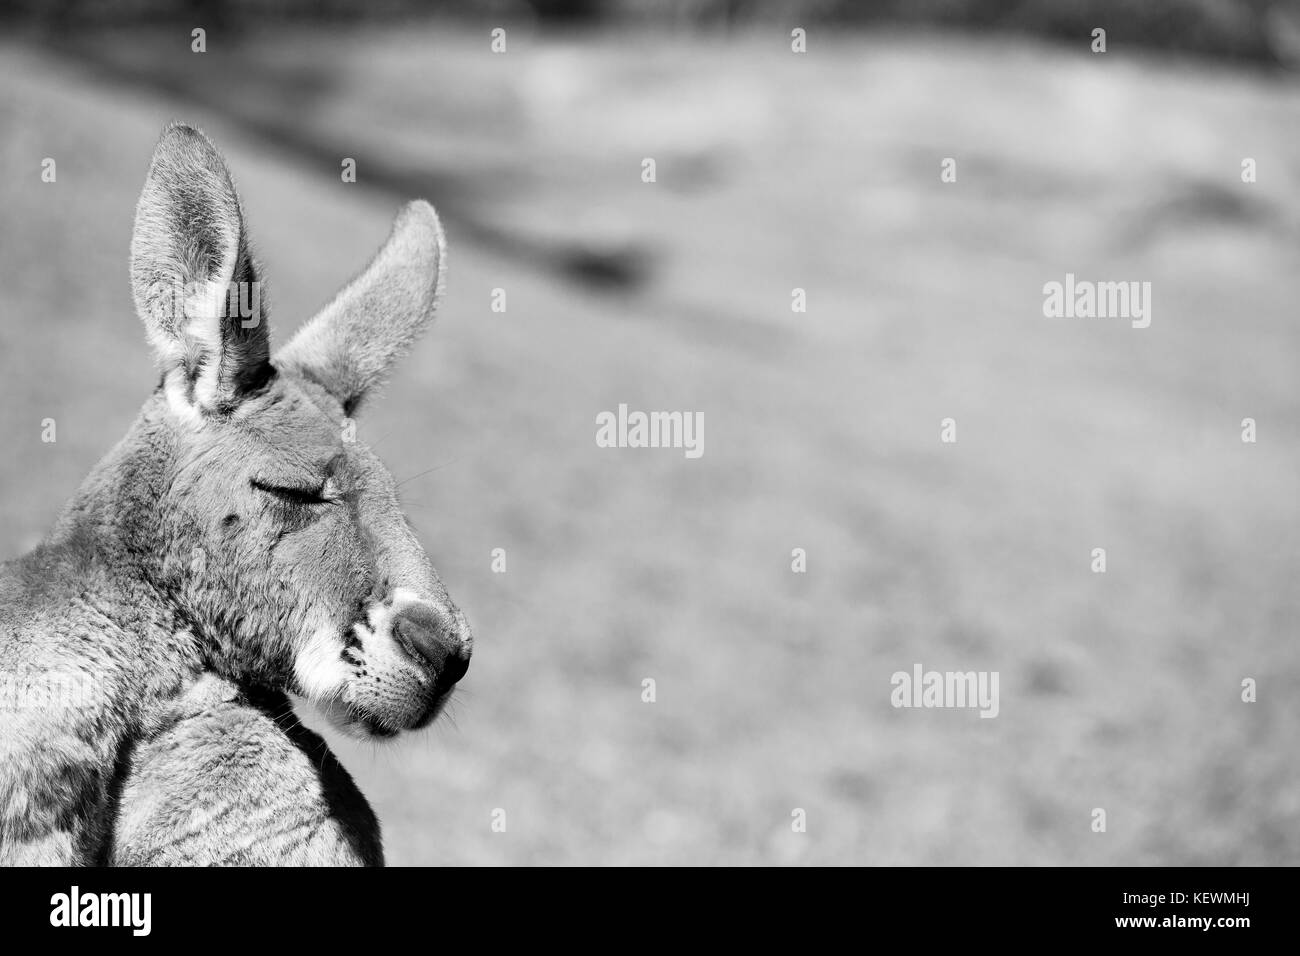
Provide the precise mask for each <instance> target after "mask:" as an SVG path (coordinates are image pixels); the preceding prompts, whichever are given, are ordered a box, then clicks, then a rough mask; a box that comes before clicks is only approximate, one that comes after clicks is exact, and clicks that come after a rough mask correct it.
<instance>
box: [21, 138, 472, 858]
mask: <svg viewBox="0 0 1300 956" xmlns="http://www.w3.org/2000/svg"><path fill="white" fill-rule="evenodd" d="M247 250H248V240H247V237H246V235H245V232H244V222H243V214H242V211H241V210H240V208H239V201H238V197H237V196H236V194H235V191H234V187H233V185H232V184H231V180H230V176H229V174H228V173H227V172H226V168H225V164H224V162H223V161H222V160H221V158H220V156H219V154H218V153H217V151H216V149H215V148H214V147H213V146H212V144H211V143H209V142H208V141H207V139H206V138H204V137H203V136H202V134H201V133H199V132H197V131H196V130H193V129H190V128H188V127H181V126H172V127H169V128H168V129H167V130H166V131H165V132H164V134H163V137H162V139H161V141H160V142H159V144H158V148H157V151H156V152H155V156H154V161H153V164H152V166H151V168H150V173H149V177H148V180H147V181H146V185H145V189H144V193H143V194H142V197H141V201H140V205H139V208H138V210H137V220H136V232H135V236H134V239H133V241H132V268H131V271H132V278H133V288H134V292H135V296H136V301H137V305H138V307H139V311H140V313H141V318H142V319H143V320H144V322H145V326H146V329H147V331H148V333H149V337H150V340H151V342H152V343H153V345H154V349H155V352H156V353H157V356H158V360H159V364H160V365H161V367H162V372H163V383H162V384H161V385H160V386H159V388H158V389H157V390H156V391H155V392H154V394H153V396H152V397H151V398H150V399H149V400H148V401H147V402H146V403H145V405H144V407H143V409H142V410H141V412H140V415H139V416H138V417H137V419H136V421H135V423H134V424H133V425H132V426H131V428H130V429H129V431H128V432H127V435H126V437H125V438H124V439H123V440H122V441H121V442H119V443H118V445H117V447H116V448H114V449H113V450H112V451H111V452H110V453H109V454H108V455H107V456H106V457H105V458H104V460H103V461H101V462H100V463H99V464H98V465H97V466H96V467H95V468H94V469H93V470H92V472H91V474H90V475H89V477H87V479H86V480H85V482H84V483H83V485H82V487H81V488H80V489H79V490H78V492H77V493H76V495H74V497H73V499H72V501H71V502H70V503H69V504H68V506H67V507H66V508H65V510H64V512H63V514H62V516H61V517H60V519H59V520H58V522H57V524H56V526H55V528H54V530H53V531H52V532H51V534H50V536H49V537H48V539H47V540H46V542H45V543H44V544H42V545H41V546H40V547H39V548H38V549H37V550H36V551H34V552H32V553H31V554H29V555H26V556H24V557H22V558H20V559H18V560H16V561H13V562H10V563H8V564H4V565H0V676H6V675H7V676H8V677H9V678H10V679H15V678H16V679H17V680H19V681H21V682H26V683H30V684H32V685H33V686H39V685H42V684H48V683H50V680H51V677H52V675H55V674H63V673H74V674H80V675H84V677H85V678H86V681H85V682H84V683H85V685H86V686H88V687H89V688H90V689H91V691H92V692H91V693H90V694H89V696H88V699H81V700H78V701H77V702H76V703H75V705H74V706H65V705H58V706H56V705H54V704H51V703H49V702H44V703H42V702H39V699H38V700H37V702H36V703H33V702H32V701H31V700H28V701H26V702H25V703H23V704H22V705H21V706H14V707H9V708H8V709H5V708H4V707H0V863H56V864H57V863H85V862H91V861H94V860H98V859H103V858H104V856H105V855H106V854H111V855H113V858H115V859H131V860H155V861H163V860H166V861H168V862H186V861H190V862H197V861H199V860H203V859H207V858H209V857H211V856H212V855H213V854H214V853H217V852H218V848H219V847H220V846H221V845H225V844H227V843H230V842H231V840H232V839H233V838H232V836H231V834H230V832H229V831H228V829H221V828H217V829H215V830H213V831H212V833H211V834H210V835H209V836H210V838H209V839H208V840H207V842H206V843H205V842H204V840H205V837H204V831H203V829H202V828H201V827H197V828H196V827H191V826H190V825H189V824H185V823H184V821H185V820H187V819H189V818H187V817H185V816H184V814H183V813H182V812H181V811H182V810H183V808H185V807H187V806H189V807H191V808H194V807H197V806H201V805H206V804H203V803H202V801H204V800H207V799H208V798H207V797H205V796H204V793H205V789H204V788H205V784H204V779H205V777H204V775H203V774H197V775H196V773H195V772H193V768H194V767H196V766H211V767H214V768H220V767H223V766H224V764H223V761H229V762H232V764H231V766H230V767H227V768H226V769H224V770H222V774H224V776H223V775H221V774H219V775H218V776H217V777H209V778H207V779H208V780H209V783H211V786H212V787H215V788H216V789H215V790H212V791H211V792H212V794H214V796H212V798H211V799H213V800H218V801H220V806H222V807H225V808H227V812H228V813H229V814H231V815H230V816H229V817H228V819H229V820H230V821H234V820H238V819H248V820H250V821H252V820H257V819H261V818H260V817H259V816H257V815H256V813H255V812H254V811H256V809H257V808H258V807H260V806H262V805H263V803H262V801H264V800H266V799H270V798H271V797H274V801H275V802H277V805H279V804H281V803H286V804H287V803H292V800H293V793H294V792H298V791H295V790H292V789H290V790H285V789H283V788H282V789H281V790H280V791H277V792H275V793H271V794H268V792H267V791H266V790H265V789H259V788H256V787H251V788H249V789H246V790H244V791H240V790H239V788H237V787H234V788H232V787H230V786H228V785H227V784H228V782H229V781H231V780H239V779H248V780H254V779H256V778H257V777H258V776H259V775H263V776H274V777H277V779H279V780H281V781H283V782H284V783H283V786H289V782H291V781H295V780H297V779H299V776H300V774H301V771H302V768H303V767H304V766H305V764H304V763H303V760H302V755H303V753H304V750H303V746H302V742H303V740H304V739H305V738H302V737H301V736H300V735H296V734H293V733H290V732H289V730H287V729H286V726H285V725H284V723H283V722H282V721H281V720H278V719H271V715H268V713H267V711H266V709H265V702H266V701H268V700H278V699H279V698H278V697H276V696H274V695H280V694H283V692H285V691H292V692H296V693H299V694H302V695H303V696H305V697H307V698H308V699H309V700H312V701H313V702H314V703H317V704H319V705H320V706H322V707H323V708H324V709H325V710H326V712H327V713H328V714H329V715H330V716H331V719H333V720H334V721H335V722H336V723H338V724H339V725H340V726H341V727H343V728H344V729H346V730H348V731H349V732H353V733H357V734H360V735H363V736H382V737H387V736H391V735H393V734H395V733H397V732H400V731H403V730H408V729H414V728H418V727H421V726H424V725H425V724H427V723H428V722H429V721H431V720H432V719H433V718H434V717H436V716H437V714H438V712H439V711H440V710H441V708H442V706H443V705H444V703H445V701H446V699H447V698H448V697H449V696H450V694H451V691H452V685H453V684H454V682H455V681H456V680H457V679H458V678H459V676H460V675H461V674H463V673H464V669H465V667H466V666H467V664H468V659H469V656H470V651H471V647H472V638H471V636H470V633H469V628H468V624H467V622H466V621H465V618H464V616H463V615H462V614H461V613H460V612H459V611H458V610H457V609H456V607H455V605H453V604H452V603H451V601H450V599H449V598H448V596H447V593H446V590H445V589H444V587H443V585H442V583H441V581H440V580H439V579H438V576H437V574H436V572H435V571H434V569H433V567H432V565H431V564H430V563H429V560H428V558H427V556H426V555H425V554H424V551H423V550H422V549H421V548H420V546H419V544H418V542H417V541H416V540H415V537H414V535H413V533H412V532H411V530H410V527H409V525H408V524H407V522H406V520H405V518H404V516H403V515H402V513H401V510H400V508H399V506H398V503H397V498H396V489H395V485H394V482H393V479H392V477H391V475H389V473H388V472H387V470H386V469H385V468H384V467H383V465H382V464H380V462H379V461H378V459H376V458H375V457H374V456H373V455H372V454H371V453H370V452H369V451H368V450H367V449H366V448H365V447H364V446H363V445H362V444H360V443H359V442H351V441H345V440H344V436H345V435H346V434H347V430H346V429H345V428H344V424H345V421H344V420H345V403H350V404H355V403H356V402H357V401H358V400H359V399H360V398H361V395H362V394H363V393H364V390H365V388H368V387H371V386H373V385H374V384H376V383H377V381H378V380H379V379H380V377H381V376H382V375H383V374H384V372H385V371H386V370H387V364H386V363H389V362H391V361H394V360H395V359H396V358H397V357H399V356H400V355H401V354H402V353H403V352H405V351H406V349H408V348H409V345H410V342H411V341H412V340H413V338H414V336H415V335H416V334H417V333H418V331H419V330H421V329H423V328H424V327H426V326H427V325H428V324H429V322H430V321H431V320H432V317H433V312H434V308H435V306H436V302H437V295H436V293H437V289H438V288H439V286H440V282H441V279H440V275H441V273H440V267H441V262H442V238H441V230H440V229H439V228H438V225H437V217H436V215H435V214H434V213H433V210H432V208H431V207H429V206H428V205H427V204H424V203H412V204H410V205H408V206H407V208H406V209H405V210H404V211H403V213H402V215H401V216H399V217H398V220H397V223H396V225H395V227H394V233H393V236H392V237H390V239H389V241H388V243H387V244H386V245H385V247H384V250H383V251H381V253H380V255H379V257H378V258H377V259H376V260H375V262H374V263H372V266H371V268H370V269H369V270H367V271H366V272H365V273H363V275H362V276H360V277H359V278H358V279H356V280H354V282H353V283H352V284H351V285H349V287H348V289H347V290H345V292H344V293H343V294H342V295H341V296H340V297H339V298H338V299H336V300H335V302H334V303H332V304H331V305H330V306H329V307H328V308H327V309H326V311H325V312H324V313H322V316H320V317H317V319H315V320H313V321H312V322H311V323H309V324H308V326H307V327H305V329H304V331H303V332H302V333H301V334H300V335H299V336H297V337H296V338H295V340H294V343H293V345H292V346H291V351H290V352H289V354H288V357H287V358H286V359H284V360H281V359H279V358H277V359H276V360H274V361H272V362H268V361H267V359H266V349H267V343H268V342H269V330H268V328H267V323H266V322H265V321H264V320H263V321H259V322H258V323H256V324H255V325H254V326H253V327H251V328H249V329H244V328H242V327H241V328H236V326H237V325H241V323H240V320H239V317H238V316H235V315H231V314H228V313H226V312H223V311H219V310H212V309H207V310H205V309H196V310H193V311H191V310H190V309H189V308H188V307H187V308H184V309H182V310H180V311H176V310H174V309H173V310H172V311H168V309H167V305H166V302H167V298H168V297H167V295H166V293H165V292H163V293H160V292H159V289H163V288H165V287H166V286H168V284H172V285H174V284H176V283H181V284H190V283H194V282H213V281H219V280H220V279H222V278H223V277H225V276H227V275H231V276H237V275H240V274H250V275H251V274H253V272H252V269H253V267H252V265H251V258H249V257H248V255H247ZM403 266H404V268H403ZM241 270H248V271H247V272H246V273H241ZM406 273H409V274H413V275H415V276H417V277H418V278H416V279H411V278H410V277H409V276H406V277H404V275H405V274H406ZM213 277H216V278H215V279H214V278H213ZM160 296H161V298H160ZM160 302H161V303H162V304H161V305H160ZM355 309H365V310H368V311H367V312H366V314H365V315H359V314H357V313H356V312H355V311H354V310H355ZM384 309H389V310H393V311H387V312H386V311H383V310H384ZM369 310H376V311H369ZM358 390H360V391H358ZM205 670H207V671H211V672H213V674H215V675H219V677H220V678H222V679H224V681H225V683H214V681H216V678H215V677H213V678H210V679H204V680H198V678H199V676H200V674H201V673H202V672H203V671H205ZM230 682H233V684H232V683H230ZM214 686H215V687H221V688H223V690H222V691H221V693H220V694H218V697H220V699H219V700H217V699H214V698H213V697H212V694H211V693H210V691H211V688H212V687H214ZM196 687H197V688H199V690H197V691H196V690H195V688H196ZM232 687H235V688H236V689H237V692H234V691H231V694H230V695H229V696H227V697H221V694H225V693H227V691H230V690H231V688H232ZM194 694H197V695H198V696H197V697H193V696H191V695H194ZM198 704H203V706H198ZM178 708H179V710H178ZM274 716H277V717H278V716H279V715H274ZM137 741H141V743H139V744H138V745H137ZM314 746H315V745H314V744H309V745H308V748H309V749H310V747H314ZM223 748H226V749H224V750H223ZM250 755H254V756H255V759H254V762H253V766H255V767H256V770H251V769H250V770H248V774H249V775H248V776H247V777H244V776H241V773H242V771H238V770H237V769H235V766H234V764H235V763H237V762H238V761H241V760H245V759H247V758H250ZM332 759H333V758H332V756H331V757H330V758H329V760H332ZM327 762H328V761H327ZM343 777H344V778H345V777H346V774H343ZM331 780H334V781H335V782H337V780H338V778H337V775H336V776H335V777H332V778H331ZM218 784H219V785H218ZM323 785H324V784H322V786H323ZM349 785H350V781H349ZM294 786H296V784H295V785H294ZM209 789H211V788H209ZM344 789H345V790H346V788H344ZM325 790H326V791H328V790H329V787H326V788H325ZM299 791H301V793H300V799H301V802H300V803H299V804H297V807H298V810H299V811H300V812H301V813H302V814H303V819H312V818H313V813H315V814H317V817H316V819H318V822H319V825H320V826H319V829H320V832H322V833H330V832H336V830H335V829H331V828H332V826H333V824H331V823H330V822H329V819H328V817H327V816H320V815H319V814H320V807H321V806H322V805H323V804H322V802H321V801H322V800H323V799H324V798H323V797H322V795H321V792H316V791H312V790H311V789H310V788H308V789H306V790H302V789H301V788H299ZM240 792H242V793H243V797H242V799H243V800H244V803H243V804H242V805H241V804H239V803H238V799H237V797H238V794H239V793H240ZM322 792H324V791H322ZM115 796H116V799H115ZM357 797H358V799H359V794H358V795H357ZM137 801H138V803H137ZM344 802H345V803H346V802H347V801H344ZM361 804H363V805H364V800H362V801H361ZM213 805H216V804H213ZM324 805H329V804H328V802H327V803H326V804H324ZM367 813H368V810H367ZM115 814H116V815H117V816H118V817H119V818H120V819H121V820H122V821H125V822H127V823H128V824H129V825H128V826H127V827H126V832H128V833H129V837H128V838H125V839H126V840H127V842H126V843H125V844H123V843H122V842H120V841H119V842H118V843H116V844H115V847H116V849H114V850H111V851H110V849H109V848H108V846H107V841H108V839H109V836H110V835H111V834H113V819H114V815H115ZM364 817H365V814H361V816H360V817H358V818H357V819H362V818H364ZM172 824H175V825H176V826H178V827H180V828H181V830H180V832H171V831H169V830H168V829H167V828H168V827H169V826H170V825H172ZM357 825H358V826H360V824H357ZM250 826H251V824H250ZM309 830H310V828H309V827H306V825H304V827H303V828H300V829H299V830H298V831H295V832H299V833H306V832H308V831H309ZM346 830H347V827H344V828H343V830H338V831H337V832H344V831H346ZM117 836H118V837H121V834H117ZM372 836H373V840H374V842H375V844H376V846H377V845H378V832H377V830H375V831H374V832H373V833H372ZM245 837H246V838H248V839H247V840H246V841H245V842H247V843H248V844H249V845H252V844H253V843H254V842H256V841H255V840H253V839H252V838H253V833H252V831H251V830H250V831H248V832H247V833H245ZM291 842H292V841H291ZM363 842H364V841H363ZM336 850H337V853H338V854H339V855H340V856H343V857H346V856H347V855H348V854H349V853H352V852H354V851H353V850H352V849H351V848H350V847H345V846H343V845H342V844H339V845H338V846H337V847H336ZM294 852H296V853H298V854H299V855H298V856H297V857H294V854H293V853H290V852H289V851H287V850H286V851H285V853H284V858H285V859H288V858H290V857H294V858H298V859H305V858H306V857H312V858H316V857H323V856H327V855H328V854H327V853H325V852H324V851H320V850H319V849H313V850H308V849H306V848H301V847H300V848H299V849H298V850H297V851H294ZM304 854H305V856H303V855H304ZM358 858H359V859H369V857H368V856H367V855H366V854H365V853H361V854H359V856H358Z"/></svg>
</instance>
